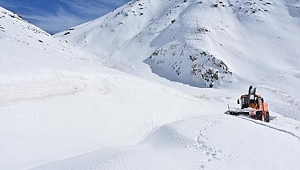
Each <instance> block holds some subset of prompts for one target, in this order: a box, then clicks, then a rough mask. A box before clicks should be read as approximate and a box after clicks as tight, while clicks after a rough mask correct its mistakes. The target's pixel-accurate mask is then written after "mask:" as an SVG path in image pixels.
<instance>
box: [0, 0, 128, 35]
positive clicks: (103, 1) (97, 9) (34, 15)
mask: <svg viewBox="0 0 300 170" xmlns="http://www.w3.org/2000/svg"><path fill="white" fill-rule="evenodd" d="M129 1H130V0H0V6H2V7H3V8H6V9H8V10H10V11H12V12H14V13H17V14H19V15H21V16H22V17H23V18H24V19H25V20H27V21H29V22H31V23H33V24H35V25H36V26H38V27H40V28H42V29H43V30H45V31H47V32H49V33H57V32H59V31H62V30H65V29H67V28H71V27H73V26H76V25H79V24H81V23H84V22H87V21H90V20H93V19H95V18H98V17H100V16H103V15H105V14H107V13H109V12H110V11H112V10H114V9H116V8H118V7H120V6H122V5H124V4H125V3H127V2H129Z"/></svg>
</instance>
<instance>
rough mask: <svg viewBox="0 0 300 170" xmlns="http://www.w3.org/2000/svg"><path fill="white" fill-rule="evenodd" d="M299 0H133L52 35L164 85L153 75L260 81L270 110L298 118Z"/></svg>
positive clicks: (192, 80)
mask: <svg viewBox="0 0 300 170" xmlns="http://www.w3.org/2000/svg"><path fill="white" fill-rule="evenodd" d="M299 3H300V2H299V1H298V0H276V1H273V2H269V1H266V0H241V1H233V0H229V1H215V0H208V1H199V0H187V1H185V0H175V1H169V0H160V1H154V0H136V1H132V2H130V3H128V4H126V5H124V6H123V7H121V8H119V9H117V10H115V11H113V12H112V13H110V14H108V15H106V16H103V17H101V18H99V19H96V20H94V21H91V22H89V23H86V24H83V25H80V26H78V27H75V28H72V29H69V30H67V31H65V32H62V33H59V34H57V35H56V36H57V37H61V38H63V39H65V40H66V41H68V42H69V43H70V44H72V45H73V46H75V47H80V48H82V49H84V50H86V51H88V52H91V53H93V54H95V55H96V56H97V57H98V61H99V62H101V63H103V64H105V65H107V66H110V67H112V68H116V69H119V70H122V71H125V72H128V73H130V74H134V75H138V76H141V77H143V78H147V79H149V78H150V79H152V80H155V81H157V82H160V83H164V84H168V85H170V83H169V82H168V81H164V80H163V79H161V78H158V77H157V76H155V75H159V76H160V77H163V78H166V79H168V80H171V81H174V82H179V83H184V84H188V85H191V86H196V87H214V88H217V89H220V88H221V89H222V88H228V87H229V88H233V89H240V91H242V90H243V89H245V88H247V87H248V86H249V85H251V84H252V85H258V86H259V87H261V88H262V89H261V91H263V92H262V93H267V94H270V96H267V97H269V100H271V101H270V102H271V104H272V105H273V106H275V108H276V110H275V111H277V112H279V113H281V114H283V115H286V116H289V117H292V118H296V119H298V120H299V119H300V116H299V110H300V100H299V97H298V96H297V93H298V91H299V90H300V86H298V84H300V79H299V76H300V69H299V68H300V60H299V56H300V50H299V49H300V39H299V38H298V36H297V35H300V17H299V15H300V14H299V12H300V9H299ZM153 73H155V74H153ZM171 86H174V84H171ZM240 87H242V88H240ZM179 88H182V87H179ZM184 91H188V92H189V93H190V94H192V95H195V96H197V92H190V90H189V89H188V90H184ZM277 106H278V107H277ZM283 108H284V109H283Z"/></svg>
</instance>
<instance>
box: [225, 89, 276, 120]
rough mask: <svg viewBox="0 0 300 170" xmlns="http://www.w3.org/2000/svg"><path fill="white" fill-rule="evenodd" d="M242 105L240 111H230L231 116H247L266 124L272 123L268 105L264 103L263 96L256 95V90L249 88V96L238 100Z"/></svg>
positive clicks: (246, 95)
mask: <svg viewBox="0 0 300 170" xmlns="http://www.w3.org/2000/svg"><path fill="white" fill-rule="evenodd" d="M237 104H239V105H240V108H239V109H230V108H229V114H231V115H247V116H250V117H251V118H254V119H258V120H262V121H265V122H269V121H270V115H269V108H268V104H267V103H266V102H265V101H264V99H263V98H262V97H261V95H259V94H256V88H252V86H250V87H249V91H248V94H244V95H241V97H240V98H239V99H238V100H237Z"/></svg>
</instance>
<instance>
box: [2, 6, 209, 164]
mask: <svg viewBox="0 0 300 170" xmlns="http://www.w3.org/2000/svg"><path fill="white" fill-rule="evenodd" d="M0 12H1V19H0V24H1V27H3V29H4V31H3V32H1V34H0V38H1V41H0V51H1V56H0V61H1V62H0V64H1V65H0V70H1V71H0V77H1V79H0V80H1V81H0V93H1V96H0V134H1V138H0V169H28V168H31V167H35V166H38V165H42V164H46V163H49V162H53V161H58V160H61V159H64V158H68V157H72V156H75V155H81V154H84V153H87V152H91V151H95V150H98V149H99V148H105V147H112V146H125V145H132V144H135V143H138V142H139V141H141V140H143V139H144V138H145V137H146V136H147V135H148V134H149V133H150V132H151V131H152V130H153V128H155V127H157V126H159V125H162V124H165V123H168V122H173V121H177V120H181V119H185V118H190V117H192V116H196V115H199V111H198V108H200V107H202V106H203V105H204V103H207V104H209V103H208V102H203V103H202V102H200V100H198V99H195V98H193V97H191V96H189V95H187V94H184V93H182V92H179V91H177V90H175V89H170V88H169V87H165V86H162V85H160V84H157V83H153V82H151V81H148V80H144V79H141V78H137V77H134V76H131V75H128V74H125V73H122V72H119V71H116V70H112V69H109V68H105V67H103V66H102V65H100V64H99V63H97V62H93V61H92V60H87V59H85V58H83V55H87V54H84V53H83V54H81V53H80V52H79V51H77V50H74V49H71V48H70V47H68V45H67V44H66V43H65V42H60V41H59V40H58V39H55V38H53V37H51V36H50V35H48V34H47V33H45V32H43V31H42V30H40V29H39V28H37V27H35V26H33V25H31V24H29V23H27V22H25V21H23V20H22V19H21V18H16V17H12V15H13V16H15V15H14V14H12V13H11V12H9V11H7V10H5V9H3V8H1V9H0ZM15 25H17V26H15ZM27 28H32V29H27ZM32 30H38V32H35V31H32ZM39 40H41V41H43V43H41V42H39ZM47 44H48V45H47ZM161 94H163V95H161ZM133 106H134V107H133Z"/></svg>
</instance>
